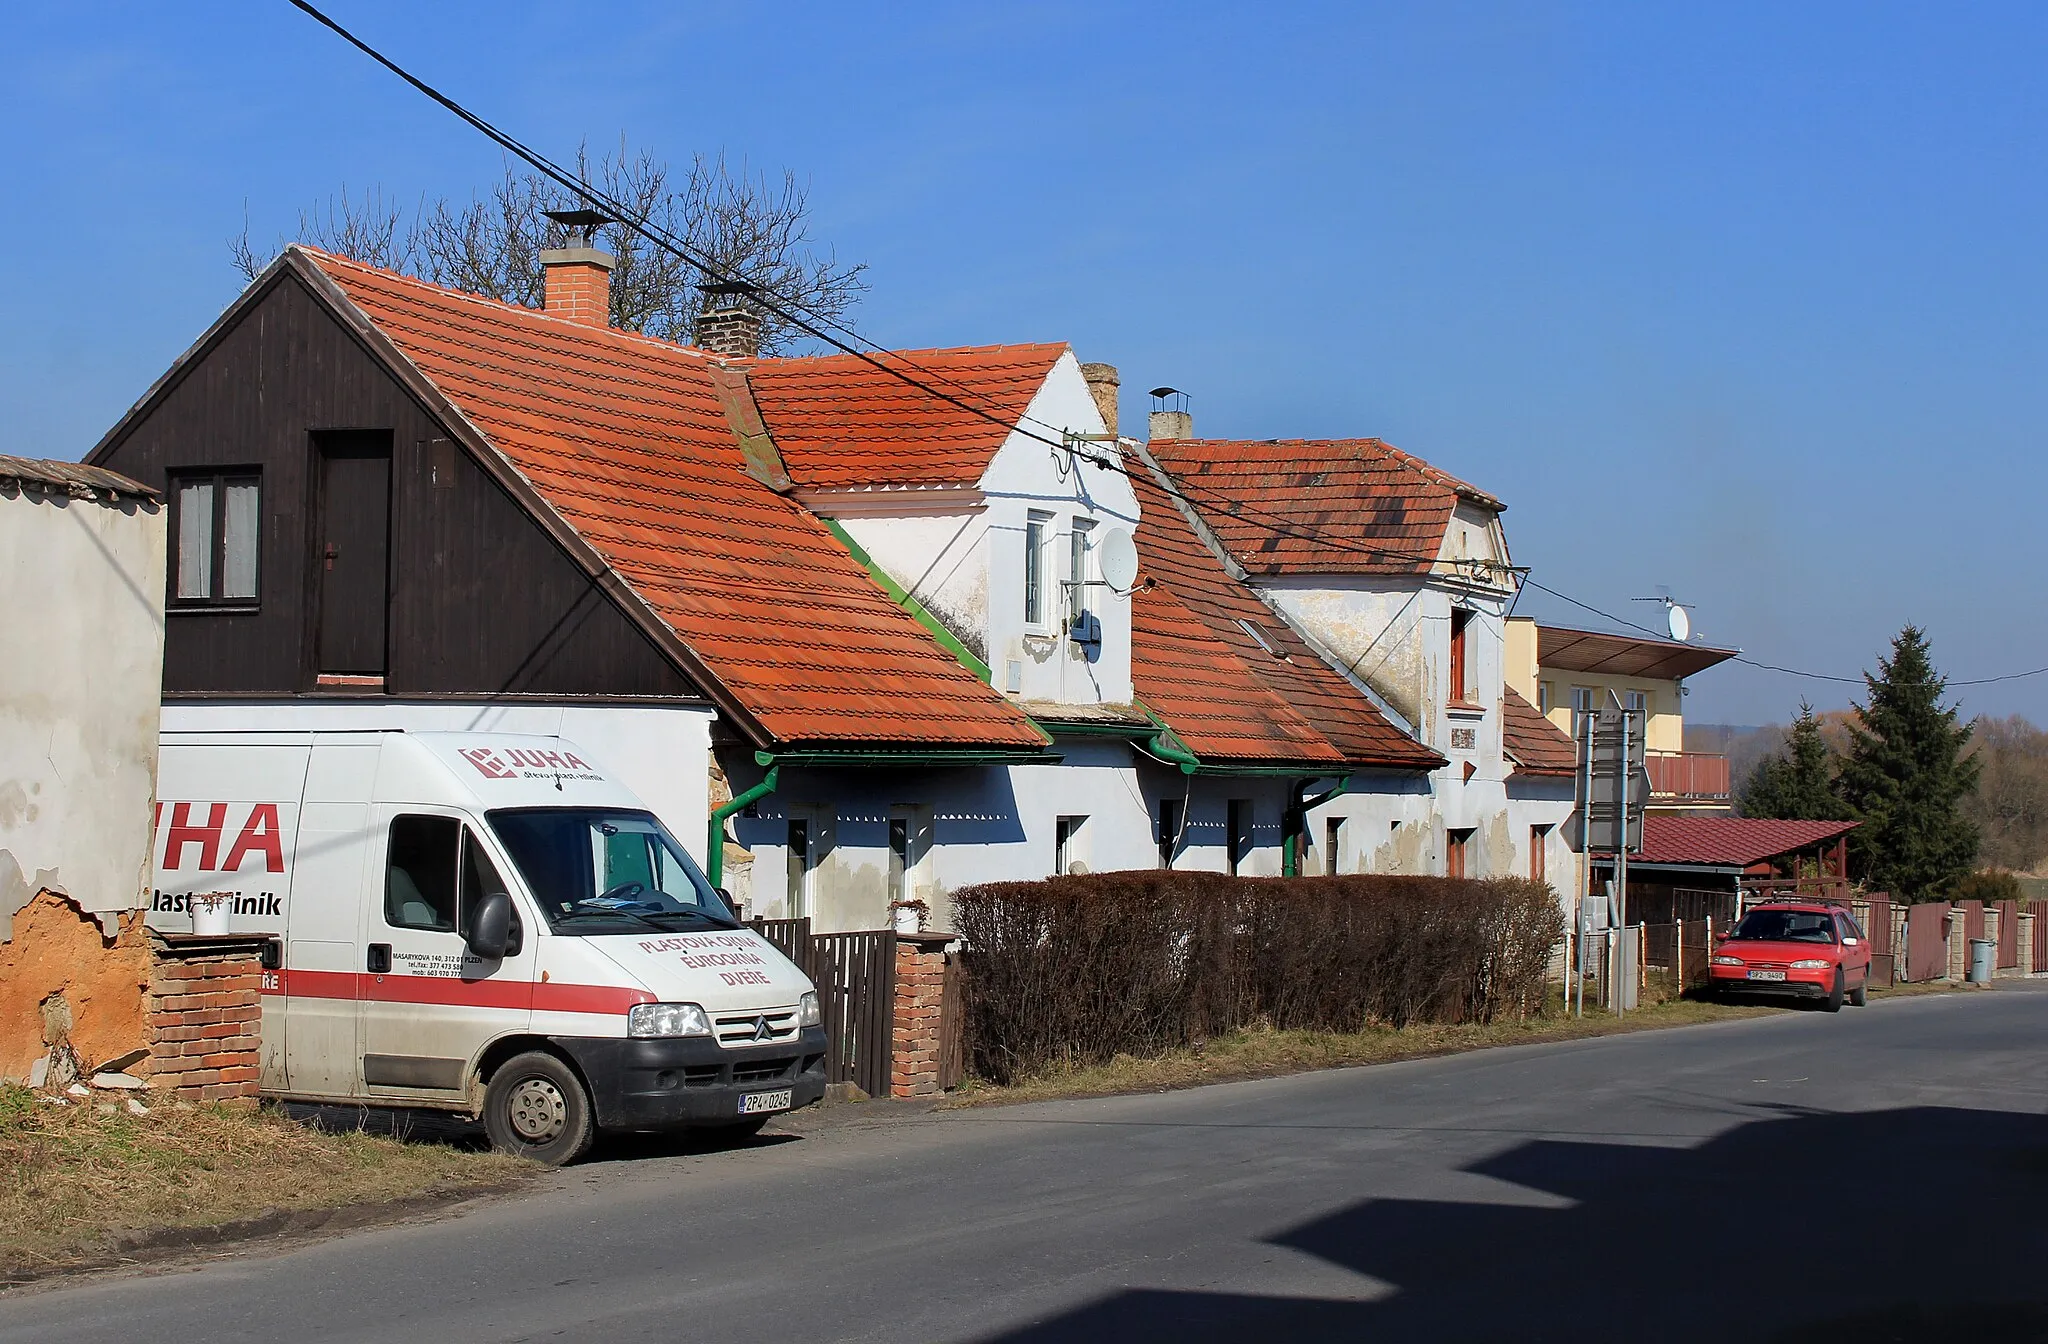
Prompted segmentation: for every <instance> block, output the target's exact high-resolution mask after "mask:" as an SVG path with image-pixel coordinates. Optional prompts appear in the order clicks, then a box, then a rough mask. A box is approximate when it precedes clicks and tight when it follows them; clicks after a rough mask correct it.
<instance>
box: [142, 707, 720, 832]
mask: <svg viewBox="0 0 2048 1344" xmlns="http://www.w3.org/2000/svg"><path fill="white" fill-rule="evenodd" d="M711 719H712V711H711V710H710V709H708V708H705V707H703V706H700V705H604V704H581V703H577V702H574V701H570V702H564V703H554V704H510V705H508V704H490V703H487V702H477V701H451V700H412V701H407V700H400V701H391V702H383V701H374V700H364V701H353V702H351V701H329V702H317V701H315V702H309V701H304V700H289V701H240V702H234V703H227V704H222V703H213V702H201V701H173V702H171V703H170V704H167V705H165V706H164V709H163V726H164V730H165V731H167V732H254V731H265V730H268V731H275V732H282V731H294V732H347V731H350V730H363V729H372V728H397V729H403V730H406V731H410V732H448V733H462V732H505V733H538V734H541V735H543V736H551V737H563V738H566V739H568V740H569V741H571V742H574V743H575V744H576V745H577V746H579V747H582V748H584V749H585V750H587V751H588V752H589V753H590V756H591V758H592V759H593V760H595V761H596V762H598V764H600V765H601V766H603V767H604V770H605V772H606V773H607V774H609V775H610V776H611V777H612V778H614V779H616V780H618V781H619V782H620V783H622V784H624V785H625V786H626V787H627V788H629V789H631V790H632V791H633V792H634V793H636V794H638V795H639V796H640V799H641V801H642V802H644V803H646V804H647V807H648V810H649V811H651V812H653V813H654V815H655V816H657V817H659V818H661V822H662V824H663V825H664V826H666V827H667V828H668V829H669V831H670V833H671V834H673V835H674V836H675V838H676V839H677V840H678V841H680V842H681V843H682V845H683V848H685V849H686V850H688V851H689V853H690V857H691V858H693V859H695V860H696V861H697V863H698V865H699V866H700V867H701V866H702V865H703V864H704V862H705V858H706V854H705V842H706V836H707V834H708V830H707V827H706V826H705V821H706V819H707V818H708V817H709V816H710V803H709V776H710V762H711ZM151 759H152V760H154V759H155V756H154V740H153V738H152V754H151ZM145 848H146V844H145Z"/></svg>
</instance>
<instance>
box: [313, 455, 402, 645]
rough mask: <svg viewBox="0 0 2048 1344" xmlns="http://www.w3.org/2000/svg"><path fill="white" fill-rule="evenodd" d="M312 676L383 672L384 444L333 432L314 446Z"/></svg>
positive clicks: (387, 590)
mask: <svg viewBox="0 0 2048 1344" xmlns="http://www.w3.org/2000/svg"><path fill="white" fill-rule="evenodd" d="M315 545H316V547H317V549H316V551H315V553H314V563H315V565H316V566H317V567H318V568H317V570H316V573H317V575H318V583H319V587H320V602H319V610H320V628H319V634H318V637H317V640H316V649H317V653H316V656H317V657H318V659H319V666H318V668H317V671H319V672H320V674H321V675H323V676H372V677H381V676H383V675H384V664H385V641H386V633H385V632H386V628H387V615H388V607H389V603H390V594H391V579H390V570H391V439H390V436H389V435H381V434H380V435H374V436H372V435H355V434H350V435H336V436H333V437H332V438H330V439H325V440H323V441H322V443H321V445H320V531H319V533H318V534H317V535H316V537H315Z"/></svg>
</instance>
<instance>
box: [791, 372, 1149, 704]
mask: <svg viewBox="0 0 2048 1344" xmlns="http://www.w3.org/2000/svg"><path fill="white" fill-rule="evenodd" d="M1026 415H1027V416H1028V417H1029V418H1028V420H1027V421H1026V422H1025V425H1024V427H1023V428H1022V429H1020V430H1019V431H1017V432H1014V433H1012V434H1011V435H1010V437H1009V439H1008V440H1007V441H1006V442H1005V443H1004V444H1003V446H1002V447H1001V448H999V449H998V450H997V451H996V452H995V454H994V455H993V457H992V458H991V459H990V461H989V465H988V467H987V469H986V470H985V471H984V473H983V475H982V478H981V480H980V481H979V482H978V483H977V484H978V486H979V489H980V493H981V501H980V503H979V504H978V505H977V506H971V507H953V508H950V509H947V508H945V507H943V506H939V507H938V508H936V509H935V506H933V505H932V504H930V503H927V502H925V500H924V499H921V498H920V493H919V492H917V491H900V492H899V491H876V492H873V493H872V494H868V495H864V496H861V497H859V498H858V499H844V500H838V501H835V500H831V499H825V498H820V499H819V500H818V501H817V503H816V505H815V506H816V507H817V508H819V509H820V510H821V511H823V512H826V513H828V514H831V515H832V516H834V517H835V518H836V519H837V520H838V522H839V524H840V526H842V527H844V528H845V529H846V531H847V534H848V535H849V536H851V537H852V538H853V539H854V541H856V542H857V543H859V545H860V547H861V549H862V550H864V551H866V552H867V553H868V555H869V557H870V558H871V559H873V560H874V562H875V563H876V564H877V565H878V566H879V567H880V568H881V569H882V571H883V572H884V573H886V574H887V575H888V576H889V577H890V578H891V579H893V580H895V582H896V583H898V584H899V585H901V586H902V587H903V588H904V590H905V591H907V592H909V593H910V594H911V595H912V596H914V597H916V598H917V599H918V600H919V601H920V602H922V603H923V604H924V605H925V607H926V608H927V609H928V610H930V611H931V612H932V613H933V615H935V616H937V617H938V618H939V620H940V621H941V622H942V623H943V624H944V625H945V626H946V627H947V629H948V630H950V631H951V632H952V633H953V634H954V636H955V637H957V638H958V639H960V641H961V642H962V643H963V644H966V645H967V646H968V647H969V648H971V649H973V650H974V652H975V653H976V654H978V655H980V656H982V657H983V658H984V659H986V660H987V662H988V664H989V667H990V669H991V672H992V678H993V681H994V684H995V686H996V689H998V690H1000V691H1003V692H1005V693H1007V694H1012V695H1014V696H1015V697H1016V698H1018V699H1021V700H1029V701H1038V702H1051V703H1058V704H1081V705H1090V704H1128V703H1130V700H1131V604H1130V599H1129V597H1128V596H1126V595H1122V594H1116V593H1112V592H1111V591H1110V590H1109V589H1107V588H1102V587H1090V588H1087V589H1085V590H1084V591H1085V593H1086V597H1085V600H1084V603H1083V605H1084V607H1085V608H1086V611H1087V613H1088V615H1089V616H1090V617H1092V618H1093V620H1094V621H1095V622H1097V623H1099V627H1100V632H1101V639H1100V641H1099V643H1098V642H1096V641H1085V642H1084V641H1081V640H1077V639H1074V638H1071V637H1070V632H1069V631H1068V630H1067V627H1066V619H1065V618H1066V602H1065V589H1063V588H1062V586H1061V585H1062V583H1063V582H1065V581H1067V580H1068V579H1070V578H1071V577H1072V576H1071V575H1069V574H1068V573H1067V566H1068V555H1069V550H1068V547H1069V541H1068V539H1069V537H1070V536H1071V535H1072V533H1073V527H1074V520H1075V519H1076V518H1077V517H1078V518H1085V519H1089V520H1092V522H1093V525H1094V526H1093V529H1092V530H1093V534H1094V535H1095V537H1097V538H1098V539H1099V538H1100V537H1101V536H1102V535H1103V533H1104V532H1106V531H1107V529H1109V528H1111V527H1122V528H1126V529H1135V528H1136V527H1137V526H1138V502H1137V495H1136V493H1135V492H1134V491H1133V490H1132V488H1131V483H1130V480H1129V478H1127V477H1126V476H1124V475H1123V474H1122V472H1121V471H1118V470H1112V469H1109V468H1104V467H1098V466H1094V465H1092V464H1090V463H1087V462H1081V461H1077V457H1076V455H1070V454H1068V453H1065V452H1062V451H1059V450H1056V449H1054V448H1052V447H1051V446H1049V445H1047V444H1046V443H1044V442H1042V441H1041V440H1040V438H1038V437H1033V436H1034V435H1037V436H1046V437H1053V438H1057V437H1058V430H1059V429H1061V428H1064V429H1071V430H1073V431H1074V432H1075V433H1078V434H1095V435H1100V434H1102V433H1103V432H1104V430H1103V423H1102V416H1101V413H1100V411H1098V410H1097V408H1096V405H1095V399H1094V397H1093V396H1092V395H1091V394H1090V393H1089V391H1088V383H1087V380H1086V379H1084V378H1083V377H1082V376H1081V366H1080V364H1079V363H1078V362H1076V360H1075V359H1074V356H1073V354H1072V352H1068V353H1067V354H1064V355H1062V356H1061V357H1060V359H1059V360H1058V362H1057V363H1055V364H1054V365H1053V368H1052V371H1051V372H1050V373H1049V374H1048V375H1047V377H1046V380H1045V383H1044V384H1043V385H1042V386H1041V387H1040V388H1039V390H1038V393H1037V395H1036V396H1034V397H1033V398H1032V401H1031V405H1030V407H1029V408H1028V410H1027V412H1026ZM1084 451H1085V452H1087V453H1093V454H1100V455H1102V456H1104V457H1107V458H1109V459H1112V460H1120V454H1119V452H1118V449H1117V446H1116V445H1115V444H1113V443H1102V442H1089V443H1087V444H1086V445H1085V448H1084ZM899 500H900V504H898V501H899ZM892 507H895V508H899V509H900V511H898V512H891V511H890V510H891V509H892ZM1033 511H1038V512H1040V513H1043V514H1047V515H1050V517H1049V519H1048V520H1047V524H1046V529H1045V552H1044V560H1043V568H1042V570H1041V575H1042V578H1043V583H1044V594H1045V596H1044V610H1045V617H1046V619H1045V621H1044V622H1043V623H1042V624H1041V625H1039V626H1037V627H1033V628H1028V629H1027V627H1026V624H1025V620H1024V536H1025V528H1026V525H1027V523H1028V521H1029V519H1030V516H1031V514H1032V512H1033ZM1089 577H1092V575H1091V576H1089Z"/></svg>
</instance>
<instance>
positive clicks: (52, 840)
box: [0, 493, 165, 940]
mask: <svg viewBox="0 0 2048 1344" xmlns="http://www.w3.org/2000/svg"><path fill="white" fill-rule="evenodd" d="M164 563H165V549H164V520H163V515H162V513H161V512H160V510H159V509H158V508H157V507H156V506H154V505H148V504H144V503H141V502H139V501H134V500H129V501H124V502H122V503H120V504H101V503H97V502H93V501H89V500H77V499H69V498H64V497H50V496H44V495H40V494H34V493H21V494H5V495H0V577H4V580H5V583H6V589H7V615H6V624H5V627H4V628H5V635H4V640H5V642H4V643H0V940H4V939H6V938H8V937H11V936H12V934H11V930H12V925H13V919H14V915H15V912H16V911H18V910H20V909H21V907H22V906H24V905H26V904H27V903H28V902H29V901H30V900H32V899H33V898H34V896H35V894H36V892H37V891H38V890H40V889H43V888H48V889H51V890H54V891H58V892H62V893H63V894H65V895H66V896H69V897H70V898H71V900H72V901H73V902H74V903H76V904H77V905H78V907H79V908H80V909H82V910H84V911H86V912H88V913H90V914H92V915H93V916H94V917H95V918H96V919H98V921H99V923H100V926H101V929H102V930H103V931H104V932H106V933H109V934H111V933H112V932H113V931H114V929H115V916H117V915H119V914H120V913H121V912H123V911H128V910H134V909H136V908H137V907H138V905H139V904H140V902H141V899H142V896H143V894H144V893H145V892H146V891H147V890H148V883H149V862H150V836H151V806H150V805H151V803H152V801H153V800H154V798H155V796H156V742H157V706H158V702H159V699H160V697H161V696H162V694H163V653H164V616H163V595H164Z"/></svg>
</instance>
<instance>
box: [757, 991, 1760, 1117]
mask: <svg viewBox="0 0 2048 1344" xmlns="http://www.w3.org/2000/svg"><path fill="white" fill-rule="evenodd" d="M1778 978H1779V979H1780V980H1783V979H1784V978H1785V977H1784V976H1782V975H1781V976H1779V977H1778ZM788 1109H789V1089H788V1088H786V1087H785V1088H783V1089H782V1090H781V1091H779V1092H749V1093H747V1094H746V1095H745V1096H743V1097H741V1098H740V1114H741V1115H766V1114H768V1112H770V1111H786V1110H788Z"/></svg>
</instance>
